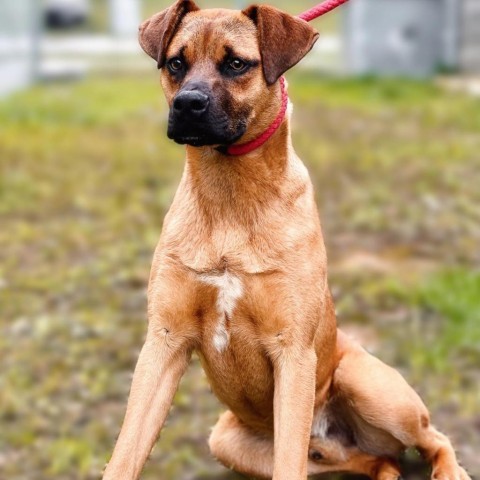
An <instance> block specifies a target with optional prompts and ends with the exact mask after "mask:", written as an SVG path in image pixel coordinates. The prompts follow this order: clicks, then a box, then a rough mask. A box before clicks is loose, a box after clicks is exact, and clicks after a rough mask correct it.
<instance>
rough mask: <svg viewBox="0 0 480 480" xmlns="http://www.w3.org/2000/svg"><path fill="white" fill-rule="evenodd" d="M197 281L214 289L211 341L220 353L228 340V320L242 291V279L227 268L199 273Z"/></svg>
mask: <svg viewBox="0 0 480 480" xmlns="http://www.w3.org/2000/svg"><path fill="white" fill-rule="evenodd" d="M199 281H200V282H201V283H204V284H207V285H211V286H213V287H215V289H216V292H215V293H216V301H215V305H214V312H215V313H214V318H215V321H216V325H215V328H214V334H213V338H212V342H213V346H214V347H215V349H216V350H217V351H218V352H219V353H222V352H223V351H224V350H225V349H226V348H227V347H228V344H229V341H230V322H231V320H232V317H233V315H234V314H235V309H236V308H237V304H238V302H239V300H240V299H241V297H242V295H243V293H244V286H243V283H242V280H241V279H240V278H239V277H238V276H237V275H235V274H233V273H231V272H229V271H228V270H225V271H223V272H221V273H219V274H216V273H215V274H214V273H202V274H200V275H199Z"/></svg>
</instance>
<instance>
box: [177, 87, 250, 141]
mask: <svg viewBox="0 0 480 480" xmlns="http://www.w3.org/2000/svg"><path fill="white" fill-rule="evenodd" d="M215 98H216V97H215V96H214V95H213V94H212V93H211V91H210V89H209V88H208V87H206V86H205V85H203V84H193V85H192V84H191V85H186V86H185V87H184V88H182V89H181V90H180V91H179V92H178V93H177V95H175V97H174V99H173V101H172V105H171V108H170V115H169V119H168V138H170V139H172V140H174V141H175V142H177V143H180V144H188V145H192V146H194V147H201V146H204V145H230V144H232V143H234V142H235V141H237V140H238V139H239V138H240V137H241V136H242V135H243V134H244V133H245V128H244V127H242V122H240V123H239V126H237V127H236V126H235V125H234V122H233V121H232V120H231V119H230V118H229V116H228V115H227V112H225V111H224V110H223V109H222V108H221V107H220V106H219V103H221V102H219V101H215Z"/></svg>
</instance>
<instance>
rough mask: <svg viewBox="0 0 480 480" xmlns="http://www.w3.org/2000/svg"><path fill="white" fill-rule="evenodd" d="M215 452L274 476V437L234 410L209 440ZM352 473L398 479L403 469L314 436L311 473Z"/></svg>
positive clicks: (236, 466) (238, 466)
mask: <svg viewBox="0 0 480 480" xmlns="http://www.w3.org/2000/svg"><path fill="white" fill-rule="evenodd" d="M209 446H210V451H211V453H212V455H213V456H214V457H215V458H216V459H217V460H218V461H220V462H221V463H222V464H223V465H225V466H226V467H227V468H230V469H233V470H235V471H237V472H239V473H242V474H244V475H247V476H253V477H255V478H272V475H273V438H272V437H268V436H264V435H261V434H258V433H256V432H254V431H253V430H251V429H250V428H248V427H247V426H245V425H244V424H243V423H242V422H241V421H240V420H239V419H238V418H237V417H236V416H235V415H234V414H233V413H232V412H231V411H227V412H225V413H223V414H222V415H221V417H220V419H219V421H218V422H217V424H216V425H215V427H214V428H213V430H212V433H211V435H210V439H209ZM326 472H352V473H359V474H365V475H368V476H369V477H371V478H373V479H374V480H397V479H398V478H399V476H400V471H399V469H398V466H397V464H396V463H395V462H394V461H392V460H391V459H386V458H379V457H375V456H373V455H368V454H366V453H363V452H361V451H360V450H358V448H356V447H348V448H346V447H344V446H343V445H341V443H340V442H338V441H335V440H330V439H327V440H324V439H319V438H316V437H312V438H311V440H310V447H309V459H308V474H309V475H315V474H320V473H326Z"/></svg>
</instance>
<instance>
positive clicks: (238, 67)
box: [229, 58, 247, 72]
mask: <svg viewBox="0 0 480 480" xmlns="http://www.w3.org/2000/svg"><path fill="white" fill-rule="evenodd" d="M229 66H230V68H231V69H232V70H235V71H236V72H240V71H242V70H243V69H244V68H245V67H246V66H247V64H246V63H245V62H244V61H243V60H240V59H239V58H234V59H233V60H232V61H231V62H230V64H229Z"/></svg>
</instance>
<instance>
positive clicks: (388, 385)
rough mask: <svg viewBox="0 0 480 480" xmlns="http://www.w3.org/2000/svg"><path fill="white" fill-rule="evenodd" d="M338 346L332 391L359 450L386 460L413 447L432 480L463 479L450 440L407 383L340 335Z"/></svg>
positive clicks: (465, 478)
mask: <svg viewBox="0 0 480 480" xmlns="http://www.w3.org/2000/svg"><path fill="white" fill-rule="evenodd" d="M337 346H338V350H339V356H340V361H339V364H338V367H337V369H336V371H335V373H334V381H333V387H334V390H335V392H336V395H337V396H338V397H339V398H340V399H343V400H342V403H343V409H342V411H343V414H345V415H347V417H349V418H350V423H351V425H352V426H353V429H354V430H355V440H356V443H357V445H358V447H359V448H360V449H362V450H363V451H366V452H369V453H371V454H372V455H387V456H395V455H396V454H397V453H399V452H400V451H401V450H402V449H405V448H407V447H416V448H418V450H419V451H420V452H421V453H423V454H424V456H425V457H426V459H427V460H428V461H430V462H431V463H432V467H433V471H432V479H433V480H467V479H468V478H469V477H468V475H467V474H466V472H465V471H464V470H463V468H462V467H460V466H459V465H458V462H457V459H456V456H455V452H454V450H453V447H452V445H451V443H450V441H449V440H448V438H447V437H446V436H444V435H443V434H441V433H439V432H438V431H437V430H435V429H434V428H433V426H432V425H431V424H430V416H429V413H428V410H427V408H426V407H425V405H424V404H423V402H422V400H421V399H420V397H419V396H418V395H417V393H416V392H415V391H414V390H413V389H412V388H411V387H410V386H409V385H408V383H407V382H406V381H405V379H404V378H403V377H402V376H401V375H400V374H399V373H398V372H397V371H396V370H394V369H392V368H390V367H388V366H387V365H385V364H384V363H382V362H381V361H380V360H378V359H377V358H375V357H373V356H372V355H370V354H369V353H367V352H366V351H365V350H364V349H363V348H361V347H360V345H358V344H357V343H356V342H354V341H353V340H351V339H350V338H348V337H347V336H346V335H345V334H343V333H342V332H340V331H339V332H338V337H337Z"/></svg>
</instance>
